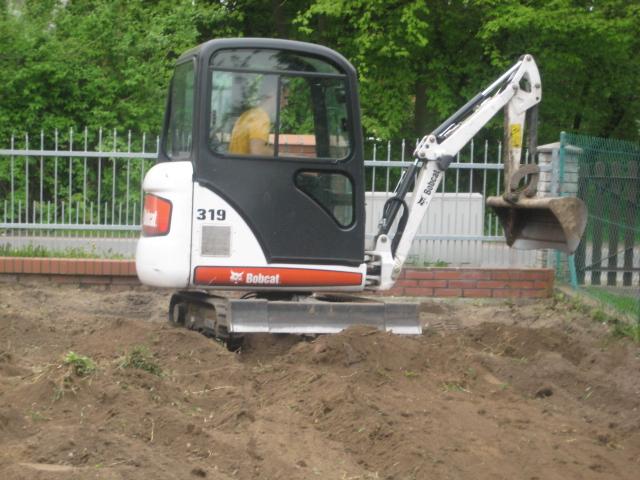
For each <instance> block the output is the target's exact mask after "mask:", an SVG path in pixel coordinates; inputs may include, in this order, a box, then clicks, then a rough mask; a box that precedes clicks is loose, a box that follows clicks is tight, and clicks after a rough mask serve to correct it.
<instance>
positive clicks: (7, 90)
mask: <svg viewBox="0 0 640 480" xmlns="http://www.w3.org/2000/svg"><path fill="white" fill-rule="evenodd" d="M224 36H263V37H279V38H291V39H298V40H306V41H311V42H315V43H320V44H324V45H327V46H330V47H333V48H335V49H336V50H338V51H340V52H341V53H342V54H343V55H345V56H346V57H347V58H348V59H349V60H350V61H351V62H352V63H354V65H355V66H356V67H357V69H358V73H359V77H360V89H361V92H360V93H361V103H362V111H363V125H364V128H365V134H366V135H374V136H377V137H386V138H392V137H399V136H413V135H416V136H418V135H422V134H424V133H426V132H428V131H429V130H431V129H432V128H434V127H435V126H437V125H438V124H439V123H440V122H441V121H442V120H443V119H444V118H446V117H447V116H448V115H450V114H451V113H452V112H453V111H455V110H456V109H457V108H458V107H459V106H460V105H462V104H463V103H464V102H465V101H466V100H467V99H468V98H470V97H471V96H473V95H474V94H475V93H476V92H477V91H478V90H480V89H481V88H482V87H483V86H485V85H486V84H487V83H488V82H490V81H491V80H492V79H493V78H495V77H496V76H497V75H498V74H499V73H500V72H501V71H502V70H503V69H504V68H505V67H506V66H507V65H508V64H510V63H512V62H513V61H514V60H516V59H517V58H518V56H519V55H520V54H522V53H524V52H528V53H531V54H533V55H534V56H535V57H536V59H537V61H538V64H539V66H540V69H541V72H542V75H543V90H544V94H543V95H544V96H543V102H542V107H541V141H554V140H556V139H557V138H558V134H559V131H561V130H568V131H578V132H581V133H588V134H593V135H602V136H616V137H620V138H626V139H631V140H635V139H637V138H638V128H639V127H638V120H639V119H640V98H638V97H639V94H640V89H639V88H638V86H637V85H638V82H637V78H638V74H639V73H640V56H638V55H637V52H638V50H639V48H640V6H639V5H638V4H637V1H635V0H601V1H595V0H433V1H428V2H427V1H425V0H287V1H282V0H271V1H264V0H174V1H171V0H129V1H126V0H65V1H63V0H0V85H1V86H0V138H4V139H6V137H7V136H8V135H9V134H11V133H12V132H24V131H30V132H32V133H36V132H39V131H40V129H44V130H52V129H54V128H58V129H60V130H66V129H68V128H69V127H74V128H76V129H77V128H82V127H84V126H88V127H97V126H103V127H105V128H114V127H117V128H119V129H121V130H122V129H133V130H136V131H150V132H158V131H159V129H160V124H161V119H162V112H163V110H164V104H165V95H166V90H167V85H168V82H169V78H170V76H171V70H172V64H173V62H174V60H175V58H176V57H177V56H178V55H179V54H180V53H182V52H183V51H185V50H186V49H188V48H190V47H192V46H195V45H197V44H198V43H200V42H202V41H205V40H207V39H210V38H219V37H224ZM495 130H496V132H495V134H496V136H497V135H499V133H498V130H500V128H499V127H498V128H496V129H495Z"/></svg>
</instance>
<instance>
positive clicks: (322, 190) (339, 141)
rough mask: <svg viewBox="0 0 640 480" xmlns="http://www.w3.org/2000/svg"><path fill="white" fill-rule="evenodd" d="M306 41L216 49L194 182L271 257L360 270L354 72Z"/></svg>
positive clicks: (358, 147)
mask: <svg viewBox="0 0 640 480" xmlns="http://www.w3.org/2000/svg"><path fill="white" fill-rule="evenodd" d="M301 45H304V44H300V43H298V42H286V41H270V42H268V43H267V44H266V45H265V47H264V48H259V47H258V46H257V45H256V46H254V47H253V48H246V47H241V48H228V47H227V48H222V49H220V50H214V51H213V52H211V54H210V55H208V57H207V59H206V60H207V64H206V67H207V68H206V77H205V78H204V81H203V82H202V83H203V86H202V89H203V93H204V96H205V98H206V103H205V108H204V109H203V118H204V121H203V122H202V123H203V130H202V131H201V134H200V135H199V137H200V138H199V139H198V142H199V148H198V151H197V155H196V158H195V162H194V167H195V172H194V177H195V178H194V179H195V180H196V181H197V182H198V183H199V184H200V185H202V186H204V187H206V188H208V189H210V190H212V191H213V192H214V193H215V194H217V195H219V196H220V197H222V198H223V199H224V200H225V201H226V202H227V203H228V204H229V205H230V206H231V207H232V208H233V209H234V211H235V212H236V213H237V214H238V215H239V216H240V217H242V219H243V220H244V222H245V223H246V224H247V225H248V226H249V228H250V230H251V232H252V234H253V235H254V236H255V238H256V239H257V242H258V244H259V245H260V248H261V249H262V251H263V254H264V257H265V258H266V260H267V262H268V263H287V264H292V263H293V264H299V263H303V264H333V265H353V266H357V265H360V264H362V262H363V261H364V221H365V215H364V185H363V183H364V181H363V161H362V160H363V159H362V138H361V133H360V132H361V128H360V123H359V107H358V102H357V86H356V80H355V72H354V70H353V67H351V65H349V64H348V62H346V60H344V59H343V58H342V57H340V56H339V55H337V54H335V55H327V53H326V52H331V51H329V50H328V49H322V50H316V49H314V46H309V51H305V49H304V48H303V47H301ZM274 46H282V48H274ZM285 47H286V48H285ZM194 207H195V206H194Z"/></svg>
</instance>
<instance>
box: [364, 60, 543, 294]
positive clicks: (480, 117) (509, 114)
mask: <svg viewBox="0 0 640 480" xmlns="http://www.w3.org/2000/svg"><path fill="white" fill-rule="evenodd" d="M541 97H542V86H541V83H540V73H539V72H538V67H537V66H536V63H535V61H534V59H533V57H532V56H531V55H523V56H522V57H521V58H520V60H519V61H518V62H517V63H516V64H515V65H513V66H512V67H511V68H510V69H509V70H507V71H506V72H505V73H504V74H502V75H501V76H500V78H498V79H497V80H496V81H495V82H493V83H492V84H491V85H490V86H489V87H487V88H486V89H485V90H484V91H482V92H480V93H479V94H478V95H476V96H475V97H474V98H473V99H471V100H470V101H469V102H467V104H466V105H464V106H463V107H462V108H461V109H460V110H458V111H457V112H456V113H454V114H453V115H452V116H451V117H449V118H448V119H447V120H446V121H445V122H444V123H443V124H442V125H440V126H439V127H438V128H436V129H435V130H434V131H433V132H432V133H431V134H429V135H427V136H425V137H424V138H422V140H421V141H420V142H419V144H418V146H417V147H416V150H415V152H414V157H415V160H414V163H413V165H412V166H411V167H410V168H409V170H408V171H407V172H405V174H404V175H403V177H402V179H401V181H400V184H399V185H398V187H397V188H396V192H395V196H394V197H393V198H392V199H390V200H389V201H388V202H387V204H386V205H385V208H384V212H383V217H382V219H381V220H380V224H379V231H378V235H377V236H376V242H375V247H374V250H373V251H371V252H367V253H368V255H369V267H370V268H369V270H370V272H369V275H368V277H367V278H368V284H369V285H368V286H369V288H373V289H379V290H384V289H388V288H390V287H392V286H393V284H394V283H395V280H396V279H397V277H398V275H399V274H400V272H401V271H402V267H403V265H404V262H405V260H406V258H407V255H408V253H409V249H410V247H411V243H412V242H413V239H414V237H415V235H416V232H417V230H418V227H419V225H420V223H421V222H422V219H423V217H424V215H425V213H426V211H427V208H428V207H429V203H430V202H431V199H432V198H433V195H434V193H435V192H436V191H437V190H438V186H439V185H440V182H441V181H442V177H443V173H444V171H445V170H446V169H447V168H448V166H449V164H450V163H451V162H452V161H453V160H454V158H455V156H456V155H457V154H458V152H459V151H460V150H461V149H462V148H463V147H464V146H465V145H466V144H467V143H468V142H469V141H470V140H471V139H472V138H473V137H474V135H476V133H478V131H479V130H480V129H481V128H482V127H483V126H485V125H486V124H487V123H488V122H489V121H490V120H491V119H492V118H493V117H494V116H495V115H496V114H497V113H498V111H500V110H501V109H502V108H503V107H506V108H505V115H506V119H505V128H506V132H505V137H506V140H507V141H506V148H508V158H506V159H505V176H506V177H507V178H509V177H510V176H511V174H513V173H515V172H516V171H517V170H518V168H519V166H520V155H521V153H522V138H523V132H524V124H525V116H526V114H527V111H528V110H530V109H532V107H535V106H536V105H537V104H538V103H539V102H540V99H541ZM534 110H535V109H534ZM535 128H536V126H535V125H532V129H533V130H535ZM534 151H535V148H534ZM416 173H418V177H417V179H416V181H415V188H414V189H413V192H414V193H413V198H412V199H411V205H410V207H409V208H408V209H407V205H406V203H405V201H404V196H405V195H406V193H407V192H408V191H409V190H410V188H411V184H412V182H413V179H414V177H415V175H416ZM401 207H403V208H404V210H405V211H404V213H403V218H402V219H401V220H400V224H399V227H398V230H397V232H396V236H395V237H394V239H393V241H390V239H389V237H388V236H387V234H388V232H389V230H390V228H391V225H392V224H393V223H394V220H395V218H396V216H397V214H398V211H399V209H400V208H401Z"/></svg>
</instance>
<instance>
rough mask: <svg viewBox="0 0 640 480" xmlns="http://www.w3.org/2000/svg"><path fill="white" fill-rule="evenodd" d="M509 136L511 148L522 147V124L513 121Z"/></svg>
mask: <svg viewBox="0 0 640 480" xmlns="http://www.w3.org/2000/svg"><path fill="white" fill-rule="evenodd" d="M509 138H510V139H511V148H522V125H521V124H519V123H512V124H511V125H509Z"/></svg>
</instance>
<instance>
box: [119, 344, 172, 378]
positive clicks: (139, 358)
mask: <svg viewBox="0 0 640 480" xmlns="http://www.w3.org/2000/svg"><path fill="white" fill-rule="evenodd" d="M120 366H121V367H122V368H137V369H138V370H144V371H145V372H149V373H151V374H153V375H157V376H158V377H161V376H162V368H161V367H160V365H158V364H157V363H156V362H155V360H154V359H153V355H152V354H151V353H150V352H149V350H148V349H147V347H145V346H143V345H138V346H135V347H133V349H132V350H131V352H129V353H128V354H127V355H126V356H125V357H124V359H123V360H122V363H121V364H120Z"/></svg>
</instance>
